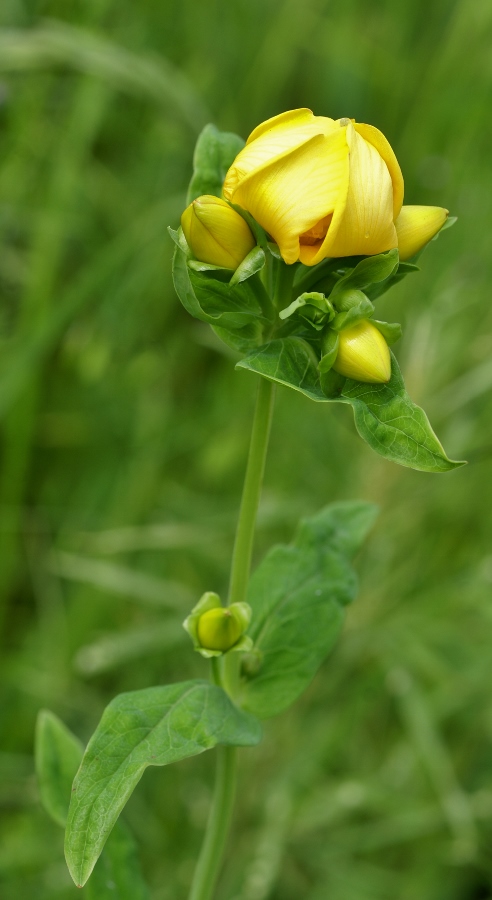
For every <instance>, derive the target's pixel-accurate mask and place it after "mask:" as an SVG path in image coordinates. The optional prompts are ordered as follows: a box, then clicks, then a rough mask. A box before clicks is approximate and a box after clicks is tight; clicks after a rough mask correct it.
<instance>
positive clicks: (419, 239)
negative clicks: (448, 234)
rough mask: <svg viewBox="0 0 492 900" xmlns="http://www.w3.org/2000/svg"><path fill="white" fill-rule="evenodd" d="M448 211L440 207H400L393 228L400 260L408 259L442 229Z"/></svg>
mask: <svg viewBox="0 0 492 900" xmlns="http://www.w3.org/2000/svg"><path fill="white" fill-rule="evenodd" d="M447 216H448V210H447V209H442V207H440V206H402V208H401V212H400V215H399V216H398V218H397V220H396V222H395V227H396V233H397V235H398V251H399V254H400V259H402V260H405V259H410V258H411V257H412V256H415V254H416V253H418V252H419V250H422V248H423V247H425V245H426V244H428V243H429V241H430V240H432V238H433V237H434V235H435V234H437V232H438V231H439V230H440V229H441V228H442V226H443V225H444V223H445V221H446V219H447Z"/></svg>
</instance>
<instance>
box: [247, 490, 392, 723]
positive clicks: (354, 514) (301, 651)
mask: <svg viewBox="0 0 492 900" xmlns="http://www.w3.org/2000/svg"><path fill="white" fill-rule="evenodd" d="M376 511H377V510H376V507H375V506H373V504H370V503H359V502H352V503H351V502H349V503H335V504H333V505H331V506H328V507H326V508H325V509H323V510H322V511H321V512H320V513H318V514H317V515H316V516H314V517H313V518H311V519H305V520H304V521H303V522H301V525H300V527H299V531H298V534H297V536H296V538H295V540H294V542H293V543H292V544H290V545H289V546H285V545H279V546H276V547H273V548H272V549H271V550H270V552H269V553H268V554H267V556H266V557H265V559H264V560H263V562H262V563H261V564H260V566H259V567H258V569H257V570H256V572H255V573H254V574H253V576H252V578H251V581H250V586H249V590H248V602H249V603H250V605H251V606H252V608H253V619H252V624H251V627H250V631H249V634H250V635H251V637H252V638H253V641H254V650H253V660H254V661H255V662H256V665H255V666H254V667H253V670H252V672H251V674H250V675H249V677H248V675H246V677H245V679H244V682H243V693H242V702H243V705H244V706H245V708H246V709H248V710H249V711H250V712H252V713H254V714H255V715H257V716H259V717H260V718H268V717H269V716H273V715H276V714H277V713H279V712H282V710H284V709H286V708H287V707H288V706H290V705H291V703H293V702H294V701H295V700H296V699H297V697H299V695H300V694H301V693H302V692H303V691H304V690H305V689H306V688H307V687H308V685H309V684H310V682H311V680H312V679H313V677H314V675H315V674H316V672H317V670H318V668H319V666H320V665H321V663H322V662H323V660H324V659H325V658H326V656H327V655H328V653H329V652H330V651H331V649H332V648H333V646H334V644H335V642H336V640H337V638H338V635H339V634H340V630H341V627H342V624H343V618H344V607H345V605H346V604H347V603H349V602H350V601H351V600H353V598H354V596H355V593H356V586H357V582H356V577H355V573H354V571H353V569H352V567H351V565H350V559H351V557H352V556H353V554H354V553H355V551H356V550H357V549H358V547H359V546H360V544H361V543H362V541H363V540H364V537H365V535H366V534H367V531H368V530H369V528H370V527H371V526H372V524H373V521H374V518H375V515H376ZM245 663H246V666H245V668H246V672H248V659H247V658H246V660H245Z"/></svg>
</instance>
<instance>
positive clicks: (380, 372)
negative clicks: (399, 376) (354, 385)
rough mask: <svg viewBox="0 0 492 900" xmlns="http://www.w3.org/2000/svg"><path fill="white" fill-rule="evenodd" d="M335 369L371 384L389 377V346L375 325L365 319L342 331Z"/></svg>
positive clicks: (384, 380) (348, 376)
mask: <svg viewBox="0 0 492 900" xmlns="http://www.w3.org/2000/svg"><path fill="white" fill-rule="evenodd" d="M333 369H334V370H335V372H339V373H340V375H345V377H346V378H354V379H355V380H356V381H367V382H369V383H370V384H383V383H384V382H386V381H389V380H390V377H391V357H390V352H389V348H388V345H387V343H386V341H385V339H384V337H383V335H382V334H381V332H380V331H378V329H377V328H376V326H375V325H373V324H372V323H371V322H369V321H368V320H367V319H363V321H362V322H358V323H357V325H353V326H352V327H351V328H346V329H344V330H343V331H341V332H340V344H339V348H338V354H337V358H336V360H335V362H334V364H333Z"/></svg>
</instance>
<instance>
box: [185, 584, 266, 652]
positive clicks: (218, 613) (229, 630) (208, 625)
mask: <svg viewBox="0 0 492 900" xmlns="http://www.w3.org/2000/svg"><path fill="white" fill-rule="evenodd" d="M250 621H251V607H250V606H249V605H248V604H247V603H232V604H231V606H222V604H221V602H220V597H219V595H218V594H214V593H212V591H207V593H206V594H204V595H203V597H202V598H201V599H200V600H199V601H198V603H197V605H196V606H195V607H194V609H192V611H191V613H190V615H189V616H188V618H187V619H185V621H184V622H183V627H184V628H185V629H186V631H187V632H188V634H189V635H190V637H191V639H192V641H193V645H194V648H195V650H197V651H198V653H201V654H202V656H206V657H209V656H221V655H222V653H227V652H228V651H229V650H241V651H249V650H251V647H252V646H253V642H252V640H251V638H249V637H247V636H246V634H245V632H246V630H247V628H248V626H249V623H250Z"/></svg>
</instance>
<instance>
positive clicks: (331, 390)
mask: <svg viewBox="0 0 492 900" xmlns="http://www.w3.org/2000/svg"><path fill="white" fill-rule="evenodd" d="M237 367H241V368H243V369H249V370H250V371H252V372H256V373H257V374H258V375H263V377H264V378H269V379H270V381H276V382H278V383H279V384H284V385H286V386H287V387H290V388H293V389H294V390H296V391H300V392H301V394H305V395H306V397H309V398H310V399H311V400H317V401H324V400H326V401H332V402H338V403H350V405H351V406H352V408H353V410H354V416H355V424H356V427H357V431H358V432H359V434H360V436H361V437H362V438H364V440H365V441H367V443H368V444H369V445H370V446H371V447H372V448H373V450H375V451H376V453H379V454H380V455H381V456H384V457H386V459H390V460H392V462H396V463H399V464H400V465H401V466H409V467H410V468H412V469H418V470H420V471H421V472H447V471H449V470H450V469H455V468H457V467H458V466H462V465H464V463H463V462H455V461H453V460H450V459H448V457H447V456H446V453H445V451H444V449H443V447H442V444H441V443H440V441H439V440H438V438H437V437H436V435H435V434H434V432H433V430H432V428H431V425H430V423H429V420H428V418H427V416H426V414H425V412H424V411H423V409H421V408H420V407H419V406H416V404H415V403H413V402H412V400H411V399H410V397H409V396H408V394H407V392H406V391H405V385H404V383H403V378H402V376H401V372H400V369H399V367H398V363H397V361H396V359H395V357H394V356H393V355H392V375H391V379H390V381H389V382H388V383H387V384H367V383H362V382H360V381H353V380H352V379H350V378H344V377H343V376H342V375H338V374H337V373H334V372H333V371H329V372H328V373H327V374H326V375H325V374H323V375H322V376H321V381H320V373H319V371H318V368H317V359H316V356H315V353H314V350H313V349H312V348H311V346H310V345H309V344H308V343H307V341H305V340H302V338H298V337H287V338H277V339H276V340H273V341H269V343H267V344H264V345H263V346H262V347H258V348H257V349H256V350H253V351H252V352H251V353H249V354H248V355H247V356H246V357H245V358H244V359H242V360H240V362H238V363H237Z"/></svg>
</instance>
